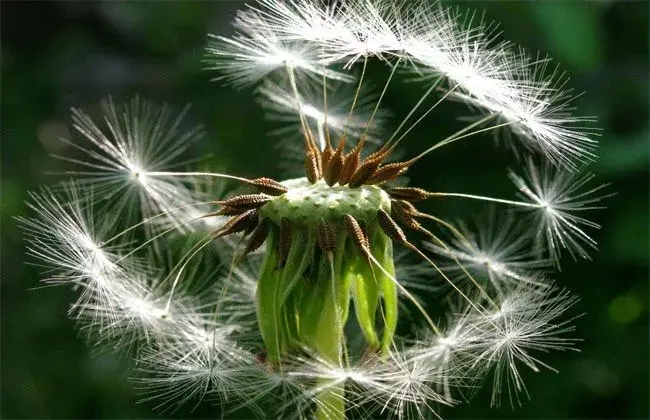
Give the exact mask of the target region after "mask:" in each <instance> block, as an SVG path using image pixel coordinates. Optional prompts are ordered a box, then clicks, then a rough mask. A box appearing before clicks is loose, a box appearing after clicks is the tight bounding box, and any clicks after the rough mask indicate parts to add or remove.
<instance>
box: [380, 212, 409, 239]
mask: <svg viewBox="0 0 650 420" xmlns="http://www.w3.org/2000/svg"><path fill="white" fill-rule="evenodd" d="M377 216H378V218H377V219H378V221H379V226H380V227H381V230H383V231H384V233H385V234H386V235H387V236H388V237H389V238H391V239H392V240H394V241H395V242H397V243H400V244H402V245H406V246H408V247H413V245H411V243H410V242H409V241H408V239H406V235H404V231H403V230H402V228H400V227H399V226H398V225H397V223H395V221H394V220H393V218H392V217H390V215H389V214H388V213H386V212H385V211H383V210H379V213H378V214H377Z"/></svg>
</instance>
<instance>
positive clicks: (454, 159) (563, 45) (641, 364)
mask: <svg viewBox="0 0 650 420" xmlns="http://www.w3.org/2000/svg"><path fill="white" fill-rule="evenodd" d="M461 6H463V7H474V8H479V9H484V10H485V11H486V19H494V20H496V21H499V22H501V24H502V25H501V27H502V30H503V32H504V37H505V38H506V39H510V40H513V41H515V42H518V43H519V44H521V45H522V46H524V47H526V48H527V49H529V50H531V51H537V50H538V51H541V53H542V55H545V54H549V55H550V56H553V57H555V58H556V59H557V61H558V62H560V63H561V64H562V65H563V67H564V68H565V69H566V70H567V72H568V73H569V74H571V75H572V79H571V82H570V83H571V87H573V88H575V90H576V91H578V92H580V91H584V92H586V93H585V94H584V95H583V96H582V97H581V98H580V99H579V100H578V103H579V105H580V107H581V110H582V113H583V114H589V115H597V116H599V120H600V123H601V126H602V127H603V135H602V138H601V146H600V150H599V155H600V159H599V160H598V162H597V163H596V164H594V165H593V167H592V169H593V171H594V172H595V173H596V174H597V175H598V176H599V180H600V181H602V182H611V183H612V187H611V190H614V191H616V192H617V195H616V196H614V197H613V198H610V199H608V200H607V203H606V204H607V206H608V208H607V210H604V211H602V212H601V213H599V214H598V215H597V219H598V221H599V222H600V223H602V225H603V229H602V231H601V232H600V233H599V235H598V240H599V243H600V251H599V252H598V253H597V254H595V255H594V262H593V263H592V264H581V263H576V264H573V263H571V262H570V261H567V262H566V263H565V264H564V266H563V271H562V273H561V274H560V275H559V276H558V277H559V278H558V283H559V284H560V285H562V286H565V287H567V288H569V289H571V290H572V291H574V292H575V293H576V294H577V295H578V296H581V298H582V300H581V303H580V305H579V310H580V311H582V312H584V313H585V316H583V317H581V318H580V319H578V320H577V321H576V322H577V325H578V335H579V336H580V337H582V338H584V340H585V341H584V343H582V344H581V346H580V347H581V349H582V352H581V353H557V354H553V355H551V357H550V358H549V359H545V360H546V361H549V362H550V364H551V365H553V366H554V367H556V368H558V370H559V371H560V374H559V375H556V374H553V373H550V372H544V373H541V374H538V375H536V376H534V377H532V374H531V377H529V378H528V384H529V391H530V394H531V396H532V400H531V401H530V402H525V403H524V405H523V407H521V408H518V409H517V410H515V411H512V410H511V409H510V408H509V407H505V408H501V409H498V410H490V409H489V408H488V407H489V401H488V399H489V390H485V392H482V393H481V394H480V395H479V396H478V398H477V400H476V401H475V402H474V403H472V404H470V405H465V406H462V407H459V408H456V409H452V410H443V416H444V417H446V418H540V419H541V418H647V416H648V392H649V389H648V226H649V224H648V191H649V186H648V176H649V174H648V163H649V159H650V155H649V150H650V149H649V144H650V142H649V126H648V118H647V117H648V112H649V110H648V77H649V74H648V14H649V3H647V2H642V1H641V2H625V1H600V2H596V1H592V2H578V1H568V0H567V1H553V2H511V1H502V2H498V1H496V2H471V3H469V2H463V4H462V5H461ZM238 7H239V3H238V2H108V1H107V2H102V3H95V2H72V1H71V2H46V3H45V2H44V3H36V2H20V3H19V2H15V3H3V5H2V24H1V26H2V105H1V106H2V108H1V110H2V118H1V120H2V184H1V185H2V206H1V207H0V211H1V215H2V228H3V230H2V325H1V327H2V329H1V331H2V345H1V354H2V393H1V397H2V405H1V410H2V411H1V413H0V416H2V417H3V418H36V417H40V418H46V417H57V418H134V417H153V416H154V413H155V412H154V411H152V410H153V404H151V403H142V404H137V397H136V395H137V390H135V389H134V385H133V384H131V383H130V382H129V380H128V373H127V372H128V371H127V366H128V360H127V359H126V358H120V357H118V356H115V355H113V354H106V353H101V354H98V353H97V352H96V351H93V349H92V348H91V347H89V346H87V345H86V342H85V339H84V337H82V336H80V335H79V333H78V332H77V330H76V329H75V328H74V325H72V324H73V323H72V322H71V321H69V320H68V318H67V317H66V311H67V306H68V304H69V302H70V301H71V300H72V299H71V296H70V294H71V293H73V292H72V291H70V290H68V289H64V288H50V289H47V290H44V289H38V290H34V288H37V287H39V286H40V285H39V282H38V279H39V274H40V269H39V268H38V267H34V266H32V265H28V264H27V261H26V260H25V258H24V253H25V249H24V247H25V245H24V243H23V242H22V241H21V239H20V236H19V234H18V232H17V229H16V224H15V222H14V220H13V219H12V216H15V215H19V214H23V213H24V212H25V211H26V209H25V205H24V200H25V198H26V192H27V191H28V190H31V189H34V188H36V187H37V186H38V185H42V184H51V183H54V182H55V181H57V180H58V179H60V176H59V175H51V174H50V173H51V172H57V171H61V170H63V169H64V167H65V165H64V164H63V162H61V161H57V160H56V159H53V158H52V157H50V156H49V155H50V154H72V153H73V152H74V151H72V150H69V148H67V147H66V146H65V145H64V144H63V143H61V142H59V141H57V139H58V138H59V137H68V136H69V135H70V133H69V132H68V128H67V123H68V120H67V119H68V109H69V107H71V106H78V107H82V108H86V109H88V110H89V111H90V112H92V111H93V107H94V106H95V105H96V104H97V103H98V102H99V99H100V98H102V97H104V96H106V95H109V94H110V95H113V97H114V98H116V99H127V98H129V97H130V96H132V95H134V94H141V95H143V96H145V97H147V98H150V99H154V100H158V101H163V102H169V103H171V104H173V105H175V106H177V107H179V108H180V107H182V106H183V105H184V104H186V103H192V104H193V108H192V111H191V113H190V115H191V118H192V119H193V121H191V122H200V123H203V124H204V125H205V126H206V129H207V131H208V133H209V135H208V139H209V141H208V142H204V143H202V144H197V145H195V146H194V147H195V153H197V154H206V153H212V157H211V158H210V159H208V160H207V162H206V163H205V164H206V165H209V166H211V167H219V168H223V167H226V168H228V169H229V170H230V171H231V172H234V173H238V174H242V175H259V176H264V175H270V176H274V175H276V172H275V171H277V165H274V160H273V159H269V156H273V155H274V154H275V155H276V156H277V152H276V151H275V150H274V149H273V139H272V138H270V137H269V136H268V135H267V132H268V131H269V130H270V129H271V127H269V125H268V123H267V122H265V120H264V119H263V115H262V110H261V109H260V108H259V107H258V105H257V104H256V103H255V101H254V100H253V95H252V93H251V92H250V91H241V92H238V91H235V90H233V89H231V88H224V87H221V86H220V85H219V84H218V83H211V82H209V79H210V75H209V74H208V73H206V72H204V71H202V69H201V56H202V49H203V47H204V45H205V42H206V33H207V32H208V31H212V32H220V33H221V32H228V31H230V26H229V24H230V20H231V18H232V17H233V14H234V11H235V10H236V9H237V8H238ZM369 73H370V76H371V78H372V79H373V83H374V84H375V85H379V86H381V84H382V82H383V80H384V79H383V78H384V77H385V73H383V67H381V66H376V67H371V69H370V71H369ZM417 89H418V87H417V86H410V85H406V86H404V85H400V86H397V85H395V86H393V87H392V90H391V91H390V95H388V99H387V101H386V103H385V105H386V106H387V107H388V108H390V109H393V110H404V109H408V108H407V107H408V106H409V104H412V103H413V98H416V97H417V95H418V90H417ZM463 112H466V110H465V109H464V108H462V107H460V106H459V107H454V106H451V107H443V109H442V110H441V111H440V112H437V113H436V115H434V116H433V117H432V118H430V119H428V121H427V122H425V123H423V124H421V125H420V126H418V127H417V128H416V129H415V130H414V132H413V133H412V135H411V136H410V139H411V140H410V141H407V142H405V146H406V147H407V148H409V150H408V152H410V153H414V152H415V151H417V150H421V146H422V144H419V142H418V140H419V141H427V142H428V141H429V140H431V141H433V140H435V139H436V138H441V137H442V136H444V135H445V133H448V132H450V131H451V130H452V129H453V127H448V125H449V121H453V120H454V117H456V116H458V115H459V113H460V115H463ZM251 151H253V153H251ZM505 165H509V166H510V167H515V166H516V165H517V162H516V161H515V160H514V159H513V158H512V157H511V156H510V155H509V154H508V153H507V152H505V151H503V150H501V149H497V148H494V147H493V144H492V142H491V140H490V138H489V137H488V136H485V138H484V139H483V141H480V140H475V141H472V142H465V143H461V144H459V145H457V146H456V147H450V148H448V149H446V150H444V152H442V153H440V154H437V155H433V156H431V158H430V159H429V160H427V163H426V164H422V165H421V166H419V167H415V168H413V170H411V172H410V173H411V177H412V178H413V179H414V180H416V181H417V182H416V183H417V184H418V185H420V186H423V187H430V188H432V189H438V190H445V191H477V192H481V191H485V189H486V188H487V187H488V186H489V187H490V190H489V191H490V192H491V193H493V194H492V195H502V196H504V195H506V194H509V193H510V185H509V183H508V180H507V179H506V176H505V173H504V171H503V170H502V168H503V167H504V166H505ZM495 185H497V186H498V187H497V188H496V189H497V191H495V187H494V186H495ZM497 193H501V194H497ZM427 210H430V211H431V212H437V211H440V212H444V214H447V215H449V214H458V215H459V216H462V215H467V214H469V213H470V212H474V211H477V210H480V208H479V207H472V206H468V203H467V202H454V203H450V204H445V207H443V208H440V209H431V208H429V209H427ZM193 408H194V407H192V406H187V407H183V408H182V409H180V410H178V411H177V412H175V413H165V414H164V416H165V417H168V416H174V417H179V418H180V417H184V418H185V417H203V418H205V417H212V416H216V415H218V409H217V408H215V407H212V406H210V405H209V404H202V405H201V406H199V407H198V408H196V409H195V410H192V409H193Z"/></svg>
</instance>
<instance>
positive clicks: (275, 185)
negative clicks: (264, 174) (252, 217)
mask: <svg viewBox="0 0 650 420" xmlns="http://www.w3.org/2000/svg"><path fill="white" fill-rule="evenodd" d="M247 183H248V185H252V186H254V187H257V189H259V190H260V191H261V192H263V193H264V194H268V195H274V196H275V195H282V194H284V193H286V192H287V191H289V190H288V189H287V187H285V186H284V185H282V184H280V183H279V182H278V181H276V180H274V179H271V178H256V179H253V180H250V181H248V182H247Z"/></svg>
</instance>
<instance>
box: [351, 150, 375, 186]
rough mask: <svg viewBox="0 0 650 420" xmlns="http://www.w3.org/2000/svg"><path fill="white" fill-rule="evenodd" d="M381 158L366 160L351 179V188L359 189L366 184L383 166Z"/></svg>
mask: <svg viewBox="0 0 650 420" xmlns="http://www.w3.org/2000/svg"><path fill="white" fill-rule="evenodd" d="M381 160H382V159H381V157H377V158H374V159H366V160H365V161H364V162H363V163H362V164H361V166H359V168H357V170H356V171H355V172H354V175H352V178H351V179H350V187H352V188H357V187H360V186H361V185H363V184H365V183H366V181H368V180H369V179H370V178H372V176H373V175H374V174H375V172H376V171H377V168H379V165H381Z"/></svg>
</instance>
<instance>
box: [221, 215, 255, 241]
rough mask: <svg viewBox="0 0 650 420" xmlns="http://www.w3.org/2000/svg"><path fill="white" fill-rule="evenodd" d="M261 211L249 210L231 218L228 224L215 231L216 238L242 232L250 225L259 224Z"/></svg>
mask: <svg viewBox="0 0 650 420" xmlns="http://www.w3.org/2000/svg"><path fill="white" fill-rule="evenodd" d="M258 214H259V212H258V211H257V210H256V209H252V210H248V211H246V212H245V213H242V214H240V215H239V216H237V217H233V218H232V219H230V220H229V221H228V222H227V223H226V225H225V226H224V227H223V228H222V229H221V230H219V231H217V232H215V233H214V238H215V239H217V238H220V237H222V236H226V235H230V234H233V233H238V232H242V231H244V230H247V229H250V226H251V225H253V226H255V225H256V224H257V220H258Z"/></svg>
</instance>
